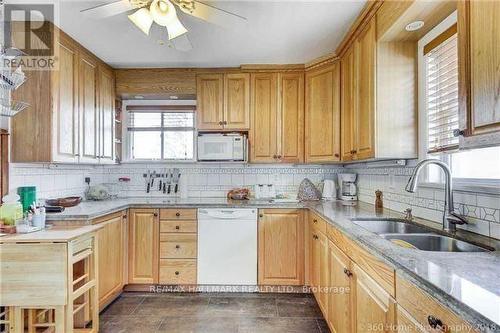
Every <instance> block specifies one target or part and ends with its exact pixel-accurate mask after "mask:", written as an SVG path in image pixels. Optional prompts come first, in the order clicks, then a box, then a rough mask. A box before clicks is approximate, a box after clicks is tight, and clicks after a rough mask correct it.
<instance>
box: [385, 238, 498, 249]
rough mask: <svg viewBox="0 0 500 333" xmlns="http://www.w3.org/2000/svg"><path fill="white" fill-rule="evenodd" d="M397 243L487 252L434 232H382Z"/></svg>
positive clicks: (418, 247) (419, 246) (407, 245)
mask: <svg viewBox="0 0 500 333" xmlns="http://www.w3.org/2000/svg"><path fill="white" fill-rule="evenodd" d="M380 236H381V237H382V238H385V239H387V240H389V241H391V242H393V243H395V244H397V245H400V246H403V247H408V248H414V249H419V250H422V251H438V252H487V251H489V250H488V249H485V248H482V247H480V246H477V245H474V244H471V243H468V242H464V241H461V240H458V239H455V238H451V237H447V236H442V235H435V234H406V235H405V234H386V235H384V234H382V235H380Z"/></svg>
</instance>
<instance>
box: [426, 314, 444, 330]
mask: <svg viewBox="0 0 500 333" xmlns="http://www.w3.org/2000/svg"><path fill="white" fill-rule="evenodd" d="M427 321H428V322H429V326H430V327H432V328H434V329H440V330H441V331H443V332H444V331H445V330H444V328H445V327H444V325H443V322H442V321H441V319H439V318H436V317H434V316H428V317H427Z"/></svg>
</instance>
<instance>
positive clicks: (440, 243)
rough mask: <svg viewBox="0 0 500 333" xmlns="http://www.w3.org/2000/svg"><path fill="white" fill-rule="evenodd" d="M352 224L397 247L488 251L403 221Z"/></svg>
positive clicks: (362, 220)
mask: <svg viewBox="0 0 500 333" xmlns="http://www.w3.org/2000/svg"><path fill="white" fill-rule="evenodd" d="M352 222H353V223H354V224H356V225H358V226H360V227H362V228H363V229H366V230H368V231H370V232H373V233H375V234H377V235H379V236H380V237H382V238H384V239H386V240H388V241H390V242H392V243H394V244H397V245H399V246H402V247H405V248H410V249H416V250H421V251H437V252H488V251H490V250H489V249H486V248H483V247H481V246H477V245H474V244H471V243H469V242H466V241H462V240H459V239H456V238H452V237H449V236H445V235H440V234H438V233H436V232H434V231H433V230H432V229H430V228H426V227H423V226H419V225H416V224H412V223H409V222H408V221H406V220H403V219H388V218H381V219H377V218H356V219H353V220H352Z"/></svg>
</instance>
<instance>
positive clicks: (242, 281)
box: [198, 209, 257, 285]
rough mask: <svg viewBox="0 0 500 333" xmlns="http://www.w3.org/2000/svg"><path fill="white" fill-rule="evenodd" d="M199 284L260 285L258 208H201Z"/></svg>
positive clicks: (199, 211)
mask: <svg viewBox="0 0 500 333" xmlns="http://www.w3.org/2000/svg"><path fill="white" fill-rule="evenodd" d="M198 284H201V285H257V209H198Z"/></svg>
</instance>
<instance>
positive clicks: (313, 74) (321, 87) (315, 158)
mask: <svg viewBox="0 0 500 333" xmlns="http://www.w3.org/2000/svg"><path fill="white" fill-rule="evenodd" d="M305 77H306V78H305V81H306V88H305V90H306V92H305V100H306V104H305V105H306V117H305V161H306V162H307V163H312V162H333V161H340V68H339V64H338V63H334V64H330V65H327V66H322V67H319V68H315V69H313V70H310V71H308V72H306V76H305Z"/></svg>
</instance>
